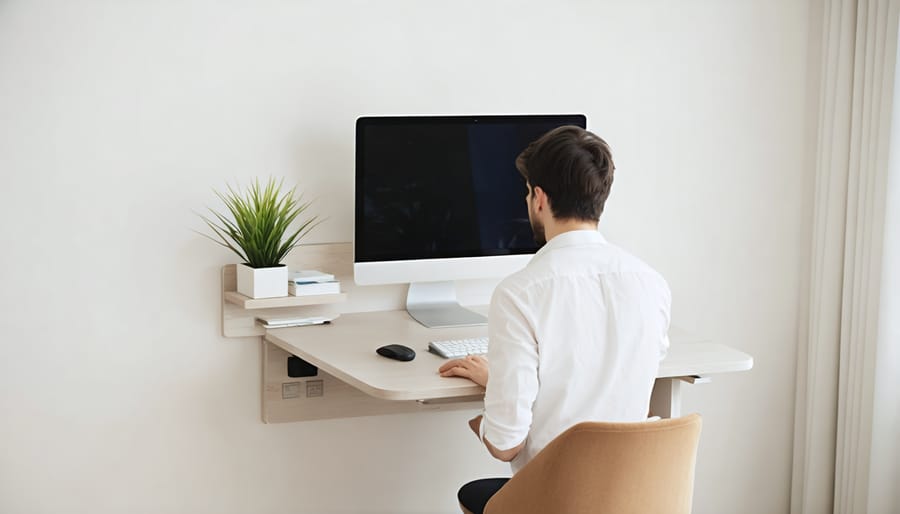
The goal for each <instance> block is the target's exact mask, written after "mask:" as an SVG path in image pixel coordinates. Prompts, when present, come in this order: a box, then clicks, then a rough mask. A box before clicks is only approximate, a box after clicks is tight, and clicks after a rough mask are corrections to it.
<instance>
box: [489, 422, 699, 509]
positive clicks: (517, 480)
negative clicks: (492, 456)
mask: <svg viewBox="0 0 900 514" xmlns="http://www.w3.org/2000/svg"><path fill="white" fill-rule="evenodd" d="M700 426H701V419H700V415H698V414H691V415H689V416H685V417H683V418H675V419H664V420H660V421H648V422H641V423H580V424H578V425H575V426H573V427H572V428H570V429H568V430H566V431H565V432H563V433H562V434H560V435H559V437H557V438H556V439H554V440H553V441H552V442H551V443H550V444H549V445H547V447H546V448H544V449H543V450H542V451H541V452H540V453H538V454H537V455H536V456H535V457H534V459H532V461H531V462H529V463H528V464H527V465H525V467H524V468H522V469H521V470H519V472H518V473H516V474H515V476H513V478H512V479H511V480H510V481H509V482H507V483H506V485H504V486H503V488H502V489H500V491H498V492H497V494H495V495H494V497H493V498H491V500H490V501H489V502H488V504H487V507H486V508H485V511H484V512H485V514H532V513H534V514H606V513H615V514H631V513H634V514H649V513H666V514H689V513H690V512H691V500H692V498H693V492H694V463H695V462H696V459H697V443H698V441H699V439H700Z"/></svg>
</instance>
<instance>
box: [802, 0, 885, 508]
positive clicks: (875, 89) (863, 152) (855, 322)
mask: <svg viewBox="0 0 900 514" xmlns="http://www.w3.org/2000/svg"><path fill="white" fill-rule="evenodd" d="M898 4H900V0H831V1H828V2H825V4H824V6H823V8H824V12H823V21H822V23H823V25H822V46H821V55H822V60H821V68H820V75H821V83H820V87H819V92H818V94H819V112H818V137H817V148H816V169H815V199H814V207H813V209H814V212H813V248H812V254H811V259H812V262H811V266H810V291H809V316H808V325H807V327H806V330H805V331H802V333H801V340H800V344H799V347H798V368H797V394H796V402H797V403H796V406H797V407H796V417H795V430H794V443H795V444H794V469H793V483H792V499H791V512H793V513H798V514H799V513H804V514H805V513H826V512H840V513H865V512H868V511H867V505H868V503H869V493H870V490H869V470H870V460H871V448H872V430H873V423H872V420H873V412H874V411H873V409H874V404H873V398H874V386H875V380H874V371H875V363H876V357H877V353H878V352H877V351H878V344H879V338H878V328H879V324H878V323H879V303H880V301H881V275H882V273H881V272H882V258H883V252H882V250H883V243H884V236H885V198H886V196H885V190H886V184H887V176H888V156H889V148H890V141H891V139H890V138H891V113H892V110H891V107H892V102H893V92H894V87H893V86H894V74H895V68H896V61H897V59H896V51H897V19H898V11H900V9H898Z"/></svg>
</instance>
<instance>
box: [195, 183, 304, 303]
mask: <svg viewBox="0 0 900 514" xmlns="http://www.w3.org/2000/svg"><path fill="white" fill-rule="evenodd" d="M283 183H284V179H282V180H280V181H278V182H276V181H275V179H274V178H270V179H269V180H268V182H267V183H266V184H265V185H264V186H263V185H260V182H259V179H256V180H255V181H254V182H253V183H252V184H250V186H249V187H248V188H247V189H246V190H243V191H241V190H235V189H234V188H232V187H231V186H230V185H228V192H227V193H220V192H219V191H217V190H215V189H214V190H213V192H215V193H216V196H218V197H219V198H220V199H221V200H222V201H223V202H224V203H225V207H226V208H227V209H228V211H229V212H230V213H231V217H230V218H229V217H228V216H226V215H224V214H222V213H220V212H217V211H216V210H214V209H212V208H209V211H210V212H211V213H212V214H213V216H214V217H215V219H212V218H210V217H207V216H204V215H202V214H198V215H199V216H200V217H201V218H203V221H205V222H206V224H207V225H208V226H209V228H210V229H211V230H212V231H213V232H214V233H215V235H216V237H212V236H210V235H207V234H202V233H201V235H202V236H204V237H206V238H208V239H210V240H212V241H213V242H215V243H216V244H219V245H221V246H224V247H225V248H228V249H229V250H231V251H233V252H234V253H236V254H237V255H238V257H240V258H241V263H240V264H238V265H237V291H238V292H239V293H241V294H243V295H245V296H249V297H250V298H274V297H278V296H287V294H288V268H287V266H285V265H284V263H283V261H284V258H285V257H286V256H287V254H288V253H289V252H290V251H291V250H293V249H294V248H295V247H297V246H298V242H299V241H300V240H301V239H302V238H303V237H304V236H306V235H307V234H308V233H309V231H310V230H312V229H313V227H315V226H316V225H318V224H319V222H317V221H316V220H317V216H313V217H309V218H306V219H304V220H298V219H297V218H298V216H300V215H301V214H302V213H303V212H304V211H306V209H307V208H308V207H309V205H310V202H302V198H303V197H302V195H300V196H299V197H297V196H295V192H296V189H297V188H296V186H295V187H293V188H291V190H290V191H287V192H282V185H283ZM295 221H299V222H300V223H299V227H298V228H296V229H294V230H293V231H290V227H291V225H292V224H293V223H294V222H295Z"/></svg>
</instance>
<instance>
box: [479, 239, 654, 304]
mask: <svg viewBox="0 0 900 514" xmlns="http://www.w3.org/2000/svg"><path fill="white" fill-rule="evenodd" d="M581 250H582V251H576V252H575V253H574V254H573V253H571V250H568V251H562V252H552V253H550V254H547V255H544V256H541V258H540V259H537V260H532V261H531V262H530V263H529V264H528V265H527V266H526V267H525V268H523V269H521V270H519V271H517V272H515V273H512V274H511V275H509V276H507V277H506V278H504V279H503V280H502V281H500V283H499V284H498V285H497V289H496V290H497V291H501V292H508V293H516V292H521V291H523V290H525V289H529V288H531V287H533V286H535V285H538V284H547V283H552V281H553V279H554V278H563V277H571V276H578V275H585V276H587V275H591V276H603V275H610V276H613V275H618V274H627V275H640V276H642V277H644V278H645V279H647V280H650V281H651V282H654V283H656V284H658V285H659V286H660V287H663V288H665V289H666V290H668V283H667V282H666V280H665V278H663V276H662V274H661V273H659V272H658V271H657V270H656V269H654V268H653V267H652V266H650V265H649V264H647V263H646V262H645V261H644V260H643V259H641V258H639V257H637V256H636V255H634V254H632V253H631V252H628V251H627V250H625V249H623V248H621V247H619V246H616V245H613V244H609V243H607V244H604V245H602V246H599V247H594V248H590V249H585V248H582V249H581ZM584 250H587V251H584Z"/></svg>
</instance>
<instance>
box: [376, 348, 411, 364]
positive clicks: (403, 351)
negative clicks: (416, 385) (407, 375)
mask: <svg viewBox="0 0 900 514" xmlns="http://www.w3.org/2000/svg"><path fill="white" fill-rule="evenodd" d="M375 352H376V353H377V354H378V355H381V356H382V357H387V358H388V359H394V360H398V361H411V360H413V359H415V358H416V351H415V350H413V349H412V348H410V347H408V346H403V345H402V344H389V345H387V346H382V347H381V348H379V349H377V350H375Z"/></svg>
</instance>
